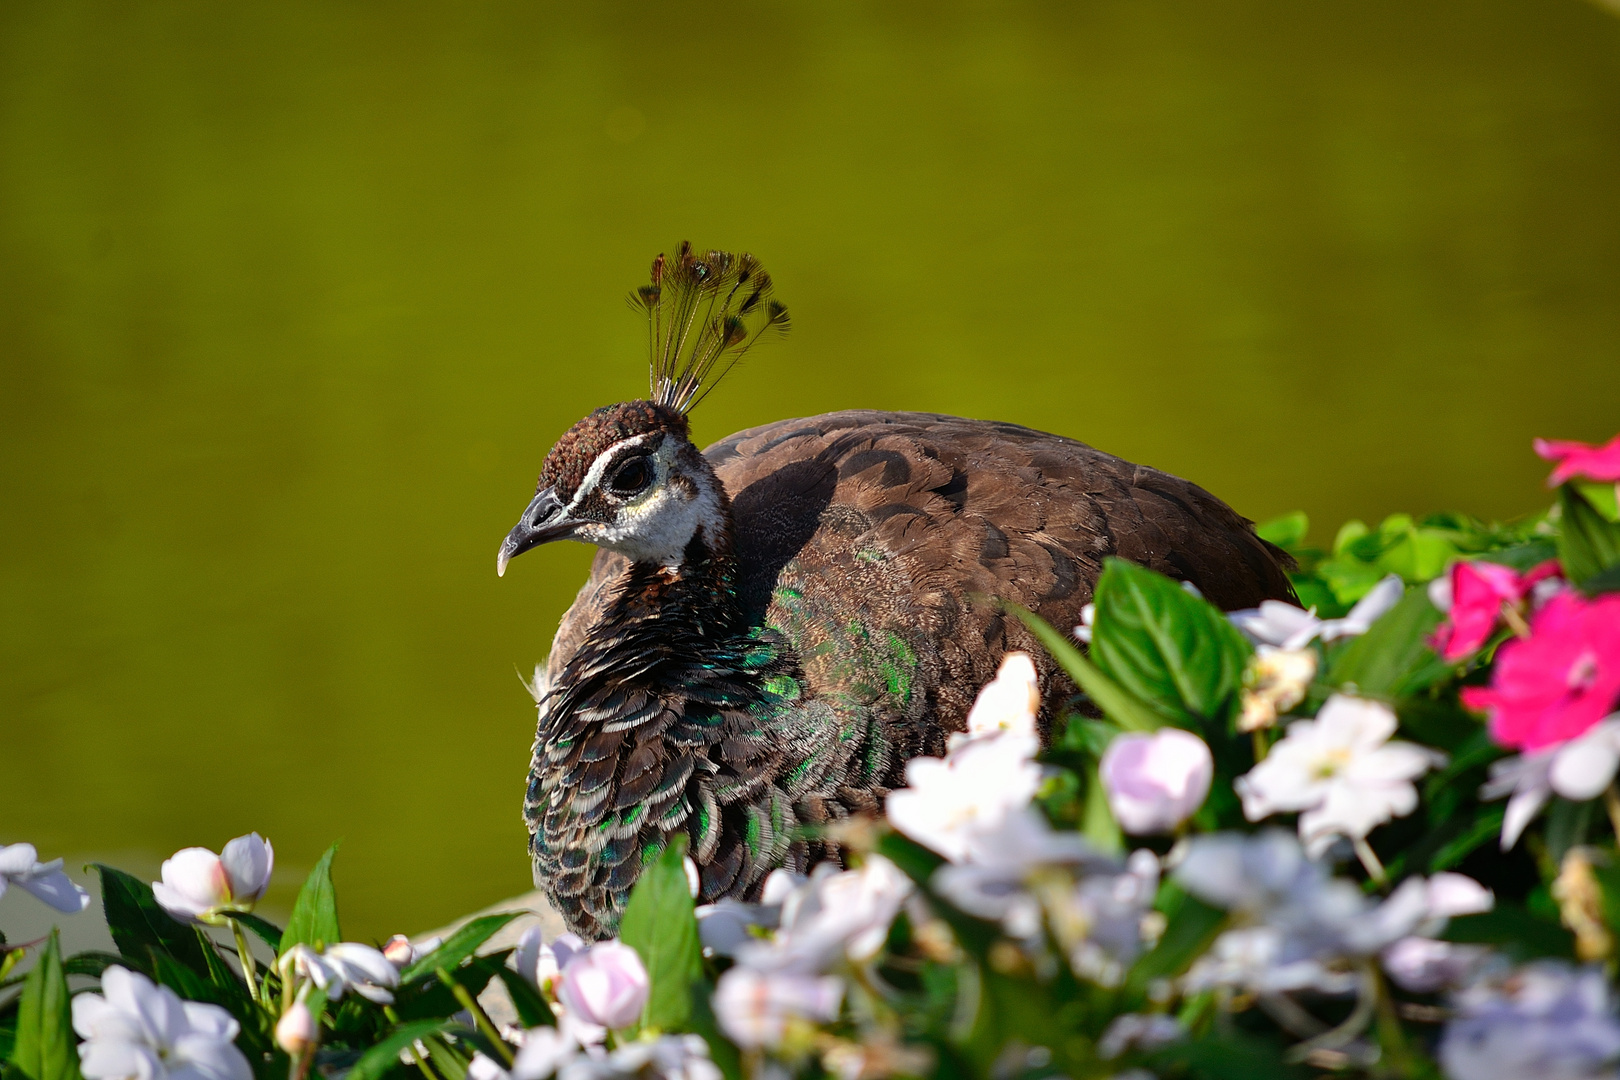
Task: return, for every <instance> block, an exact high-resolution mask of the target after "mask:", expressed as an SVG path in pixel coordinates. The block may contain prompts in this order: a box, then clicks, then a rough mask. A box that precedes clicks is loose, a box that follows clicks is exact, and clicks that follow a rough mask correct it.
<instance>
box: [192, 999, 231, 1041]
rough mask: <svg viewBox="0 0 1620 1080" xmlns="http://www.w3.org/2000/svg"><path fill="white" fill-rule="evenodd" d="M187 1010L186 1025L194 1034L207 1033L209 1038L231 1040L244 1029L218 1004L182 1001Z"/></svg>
mask: <svg viewBox="0 0 1620 1080" xmlns="http://www.w3.org/2000/svg"><path fill="white" fill-rule="evenodd" d="M182 1007H183V1008H184V1010H185V1017H186V1026H187V1027H189V1028H190V1029H191V1033H192V1034H193V1035H205V1036H207V1037H209V1038H212V1039H216V1040H220V1041H224V1042H230V1041H231V1040H232V1039H234V1038H236V1036H237V1033H238V1032H240V1031H241V1030H242V1027H241V1025H240V1024H238V1023H237V1022H236V1018H235V1017H233V1016H232V1015H231V1014H230V1013H228V1012H226V1011H225V1010H224V1009H222V1008H220V1007H219V1006H218V1005H208V1004H204V1003H203V1002H200V1001H187V1002H183V1003H182Z"/></svg>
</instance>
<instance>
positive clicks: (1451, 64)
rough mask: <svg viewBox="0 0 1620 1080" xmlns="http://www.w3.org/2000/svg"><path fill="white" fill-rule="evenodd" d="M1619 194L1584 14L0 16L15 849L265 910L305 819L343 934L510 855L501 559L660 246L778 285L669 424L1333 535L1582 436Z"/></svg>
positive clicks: (1593, 409) (1513, 8)
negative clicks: (959, 428)
mask: <svg viewBox="0 0 1620 1080" xmlns="http://www.w3.org/2000/svg"><path fill="white" fill-rule="evenodd" d="M1617 193H1620V19H1616V18H1614V16H1613V15H1612V14H1611V13H1609V12H1606V11H1604V10H1603V9H1601V8H1600V7H1598V6H1595V5H1591V4H1587V3H1584V2H1582V0H1557V2H1553V0H1495V2H1483V3H1472V4H1452V3H1439V2H1432V0H1392V2H1382V3H1363V4H1356V5H1326V4H1308V5H1307V4H1298V3H1291V2H1282V0H1275V2H1244V3H1217V4H1212V3H1207V2H1201V0H1183V2H1174V3H1171V2H1144V0H1117V2H1110V3H1094V2H1086V3H1044V4H1043V3H1023V4H1007V5H994V4H952V3H948V2H932V3H927V4H923V3H917V4H907V5H880V6H863V5H853V4H846V3H838V2H829V0H817V2H802V3H796V4H789V5H777V4H769V5H760V4H735V5H733V4H726V3H717V2H707V3H702V4H697V3H685V2H682V3H666V4H659V5H647V4H632V3H596V4H589V5H587V4H577V5H568V6H567V7H564V6H561V5H549V4H536V3H529V2H522V0H512V2H493V3H488V2H486V3H465V4H458V5H439V4H412V3H386V4H385V3H324V4H317V3H302V2H292V0H275V2H267V0H264V2H251V3H234V4H229V5H226V4H218V5H202V4H195V5H193V4H181V3H146V4H140V5H127V4H117V3H111V2H108V3H104V4H88V3H77V2H33V0H27V2H24V0H14V2H11V3H7V4H5V5H4V6H0V505H3V507H4V510H3V518H0V520H3V527H0V770H3V772H0V841H15V840H22V839H26V840H30V841H32V842H34V843H36V844H38V845H39V846H40V848H41V849H42V851H43V853H44V854H45V855H46V856H47V857H49V856H52V855H66V856H68V857H69V859H70V862H82V861H83V860H84V859H86V858H91V857H99V858H109V859H113V860H117V861H119V862H121V863H122V864H124V865H126V866H127V867H129V868H130V869H132V870H137V871H143V872H152V871H155V870H156V867H157V863H158V861H159V860H160V859H161V858H162V857H164V856H165V855H166V854H168V853H169V852H171V851H173V850H174V849H176V848H178V847H181V846H183V845H189V844H205V845H208V846H212V847H215V848H217V847H218V846H219V844H221V843H222V842H223V841H225V840H226V839H228V838H229V837H231V836H233V835H236V834H237V833H241V832H245V831H247V830H250V829H257V830H259V831H261V832H263V833H264V834H265V835H267V836H269V837H270V838H271V839H272V840H273V841H274V842H275V844H276V848H277V852H278V855H279V869H280V873H279V874H278V879H277V885H276V891H275V893H274V896H273V901H274V904H275V906H277V907H280V908H281V909H283V910H284V909H285V908H286V906H287V905H288V904H289V903H290V898H291V895H292V892H293V890H294V889H295V888H296V884H297V882H298V881H299V880H300V878H301V875H302V873H303V871H304V870H305V869H307V868H308V867H309V866H310V865H311V864H312V863H313V861H314V859H315V858H316V856H317V855H318V854H319V852H320V851H321V849H322V848H323V847H324V846H325V845H326V844H327V843H328V842H329V841H330V840H332V839H334V838H338V837H342V838H344V839H345V846H344V849H343V851H342V854H341V856H340V858H339V863H338V884H339V889H340V892H341V894H342V898H343V906H344V909H345V913H346V916H347V930H348V932H349V934H350V936H353V937H360V938H362V939H363V938H369V937H373V936H381V935H386V934H388V933H391V932H394V931H396V930H419V929H424V928H426V927H428V926H431V925H434V924H436V923H440V922H443V921H445V920H446V919H448V918H450V917H452V916H454V915H456V914H458V913H461V912H464V911H466V910H468V909H471V908H473V907H476V906H480V905H483V904H487V903H490V902H492V901H495V900H498V899H500V898H502V897H504V896H508V895H511V894H514V893H517V892H520V891H522V890H524V889H526V888H527V887H528V883H529V872H528V864H527V861H526V859H525V856H524V831H523V827H522V824H521V822H520V816H519V812H520V811H519V808H520V796H521V791H522V787H523V778H524V773H525V768H526V765H527V755H528V747H529V742H530V739H531V737H532V734H533V712H532V709H531V707H530V703H529V700H528V698H527V696H526V694H525V693H524V691H523V689H522V688H521V687H520V686H519V684H518V677H517V674H516V673H515V669H518V670H527V669H529V668H531V667H532V666H533V664H534V663H535V662H536V661H537V660H539V659H541V658H542V657H543V656H544V655H545V652H546V650H547V648H548V645H549V642H550V638H551V634H552V632H553V629H554V628H555V625H556V620H557V617H558V615H559V614H560V612H561V611H562V609H563V608H564V606H565V605H566V604H567V603H568V601H569V599H570V598H571V596H572V594H573V592H574V590H575V588H576V587H577V586H578V584H579V583H580V581H581V580H582V579H583V575H584V573H585V568H586V564H587V561H588V559H589V554H590V553H589V552H588V551H587V550H586V549H584V548H579V547H565V548H557V549H546V550H544V551H541V552H537V553H535V554H533V555H530V556H529V557H527V558H525V559H523V560H522V561H521V562H519V563H516V564H515V565H514V567H513V571H512V573H510V574H508V575H507V577H506V579H505V580H497V579H496V577H495V573H494V559H495V550H496V546H497V544H498V542H499V541H500V539H501V538H502V536H503V535H504V534H505V533H506V531H507V529H508V528H509V527H510V526H511V524H512V523H513V522H514V521H515V520H516V518H517V515H518V513H519V511H520V510H521V509H522V508H523V506H524V504H525V502H526V501H527V499H528V497H529V495H530V493H531V492H532V490H533V481H534V475H535V473H536V472H537V471H538V468H539V464H540V461H541V458H542V457H543V455H544V453H545V451H546V449H547V447H548V446H549V445H550V443H551V441H552V440H553V439H554V438H555V437H556V436H557V435H558V434H559V433H561V432H562V431H563V430H565V429H566V428H567V426H568V425H569V424H571V423H572V422H573V421H574V420H575V419H577V418H578V417H579V416H581V415H583V414H584V413H585V412H587V411H588V410H589V409H591V408H593V407H594V406H597V405H600V404H603V403H606V402H610V401H613V400H617V399H622V398H625V397H630V396H636V395H639V394H640V393H642V392H643V390H644V387H645V375H644V369H643V367H642V362H643V360H642V354H641V347H642V341H643V336H642V328H641V327H640V326H639V325H638V324H637V322H636V320H635V318H634V316H632V315H631V314H630V313H629V312H627V310H626V309H625V306H624V304H623V302H622V296H623V294H624V293H625V292H626V291H627V290H628V289H629V288H630V287H631V286H632V285H635V284H637V283H638V282H640V281H642V280H644V275H645V272H646V267H647V263H648V261H649V259H650V257H651V256H652V255H653V254H654V253H655V252H657V251H658V250H659V249H660V248H663V247H667V246H669V245H671V244H672V243H674V242H675V241H677V240H679V239H680V238H682V237H691V238H692V239H694V240H695V241H697V242H698V243H700V244H703V245H709V246H735V247H744V248H748V249H750V250H752V251H754V252H756V253H757V254H759V255H760V256H761V257H762V258H763V259H764V261H765V263H766V265H767V266H769V267H770V268H771V269H772V271H773V272H774V273H775V275H776V277H777V280H778V282H779V284H780V294H781V296H782V297H783V299H785V300H786V301H787V302H788V304H789V306H790V307H791V308H792V310H793V314H794V323H795V329H794V333H793V335H792V336H791V337H790V338H789V339H788V340H787V341H786V342H785V343H783V344H781V345H773V346H771V347H770V348H769V349H768V350H761V351H760V352H759V353H757V354H756V358H755V359H754V360H753V361H751V363H750V364H749V366H747V367H746V368H743V369H739V370H738V371H737V372H736V373H735V374H734V376H733V377H732V378H731V379H730V380H729V381H728V383H727V385H725V386H724V388H723V389H722V390H721V391H720V392H717V393H715V394H714V395H713V396H712V397H711V398H709V400H708V401H707V402H705V404H704V405H703V407H702V409H701V410H700V412H699V413H698V414H697V417H696V428H697V433H698V436H699V438H700V439H701V440H702V441H705V442H707V441H710V440H713V439H716V438H719V437H721V436H723V435H725V434H727V433H729V432H731V431H733V430H735V429H737V428H740V427H744V426H748V425H752V424H757V423H762V422H765V421H769V420H774V419H778V418H781V417H785V416H793V415H805V414H810V413H815V412H820V411H825V410H829V409H838V408H846V407H852V406H870V407H877V408H906V409H925V410H937V411H942V412H952V413H962V414H967V415H972V416H980V417H989V418H997V419H1005V420H1013V421H1018V422H1020V423H1024V424H1029V425H1033V426H1035V427H1039V428H1045V429H1048V430H1051V431H1057V432H1061V433H1064V434H1067V435H1073V436H1077V437H1079V438H1082V439H1085V440H1086V441H1088V442H1091V443H1094V444H1096V445H1098V446H1101V447H1103V448H1105V449H1108V450H1111V451H1114V452H1116V453H1119V454H1122V455H1125V456H1127V457H1130V458H1133V459H1136V460H1140V461H1145V462H1148V463H1151V464H1153V465H1157V466H1160V467H1163V468H1166V469H1169V470H1172V471H1174V472H1177V473H1180V474H1183V475H1185V476H1188V477H1191V478H1192V479H1194V480H1196V481H1198V482H1199V483H1201V484H1203V485H1205V486H1206V487H1209V488H1211V489H1213V490H1214V491H1215V492H1217V493H1218V494H1220V495H1222V496H1223V497H1225V498H1226V499H1227V500H1229V501H1230V502H1232V503H1233V504H1234V505H1235V506H1236V507H1237V508H1238V509H1239V510H1241V511H1242V512H1244V513H1246V514H1248V515H1250V516H1253V517H1257V518H1265V517H1268V516H1271V515H1274V514H1278V513H1281V512H1284V511H1287V510H1291V509H1295V508H1303V509H1305V510H1307V511H1308V512H1309V513H1310V515H1311V517H1312V519H1313V522H1314V523H1315V534H1316V536H1317V537H1318V538H1319V539H1326V538H1329V537H1331V535H1332V531H1333V529H1334V527H1336V525H1337V524H1338V523H1339V522H1340V521H1341V520H1343V519H1345V518H1347V517H1351V516H1359V517H1364V518H1368V519H1371V520H1376V519H1378V518H1379V517H1381V516H1382V515H1384V514H1385V513H1388V512H1390V511H1393V510H1397V509H1400V510H1410V511H1414V512H1423V511H1428V510H1433V509H1439V508H1454V509H1458V510H1464V511H1468V512H1471V513H1475V514H1479V515H1483V516H1494V517H1502V516H1510V515H1516V514H1520V513H1524V512H1526V511H1530V510H1532V509H1535V508H1537V507H1538V506H1540V505H1542V504H1543V503H1544V502H1545V501H1546V495H1545V493H1544V491H1543V489H1542V488H1541V480H1542V478H1543V476H1544V475H1545V471H1544V466H1543V465H1542V464H1541V463H1540V462H1538V461H1537V460H1536V459H1535V458H1534V457H1532V455H1531V454H1530V451H1529V440H1530V438H1531V437H1532V436H1533V435H1538V434H1541V435H1549V436H1559V437H1566V438H1583V439H1599V438H1605V437H1607V436H1608V435H1610V434H1612V433H1613V432H1614V430H1615V429H1616V428H1617V427H1620V408H1617V405H1620V198H1617ZM26 903H29V901H28V900H27V899H26V898H23V897H20V896H19V897H11V898H7V899H6V900H4V901H3V902H0V905H3V906H0V927H3V926H4V925H5V924H6V921H7V919H9V918H12V917H13V913H20V912H21V908H22V905H24V904H26Z"/></svg>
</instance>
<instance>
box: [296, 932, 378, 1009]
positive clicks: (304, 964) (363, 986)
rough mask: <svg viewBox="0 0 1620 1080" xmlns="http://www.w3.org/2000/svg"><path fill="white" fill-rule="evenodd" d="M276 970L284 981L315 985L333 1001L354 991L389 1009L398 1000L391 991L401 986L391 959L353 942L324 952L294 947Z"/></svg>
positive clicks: (341, 943) (337, 945) (342, 942)
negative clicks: (390, 1004) (297, 981)
mask: <svg viewBox="0 0 1620 1080" xmlns="http://www.w3.org/2000/svg"><path fill="white" fill-rule="evenodd" d="M276 968H277V970H278V971H280V972H281V977H282V978H284V979H285V978H288V977H291V978H294V979H297V980H300V981H303V980H308V981H309V982H313V983H314V984H315V985H316V986H318V987H320V988H321V989H322V990H324V991H326V996H327V998H328V999H329V1000H331V1001H340V1000H342V998H343V995H344V994H345V993H347V992H348V991H350V990H353V991H354V992H355V993H357V994H359V995H360V996H361V997H363V998H366V999H367V1000H369V1001H375V1002H377V1003H378V1004H380V1005H387V1004H389V1003H391V1002H392V1001H393V1000H394V995H393V994H392V993H391V992H390V988H392V987H395V986H398V985H399V968H397V967H395V966H394V965H393V964H392V963H391V962H390V961H389V959H388V957H386V956H384V955H383V954H382V953H381V952H379V951H377V950H376V949H373V948H372V947H371V946H370V945H361V944H358V943H357V942H353V941H340V942H338V943H337V944H335V945H328V946H327V947H326V950H325V951H324V952H316V951H315V950H314V949H312V948H310V947H309V946H308V945H294V946H293V947H292V948H290V949H288V950H287V951H286V952H284V953H282V954H281V958H280V959H278V960H277V961H276Z"/></svg>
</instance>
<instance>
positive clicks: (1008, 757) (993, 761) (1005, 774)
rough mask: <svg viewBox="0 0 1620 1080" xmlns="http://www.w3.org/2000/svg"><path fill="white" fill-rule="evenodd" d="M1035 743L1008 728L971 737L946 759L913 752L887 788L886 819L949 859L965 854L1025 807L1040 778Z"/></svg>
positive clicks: (1038, 784) (962, 856)
mask: <svg viewBox="0 0 1620 1080" xmlns="http://www.w3.org/2000/svg"><path fill="white" fill-rule="evenodd" d="M1036 749H1037V748H1036V747H1034V746H1031V745H1030V740H1027V739H1026V738H1024V737H1023V736H1022V735H1017V734H1015V733H1012V732H1006V733H1002V734H998V735H990V736H985V737H981V738H976V739H971V740H968V741H967V742H965V743H962V744H959V745H957V746H956V747H954V748H953V749H952V750H951V752H950V754H949V756H947V757H946V758H944V759H940V758H931V757H917V758H912V759H911V760H910V761H909V762H907V763H906V784H907V786H906V787H904V788H901V789H900V790H899V791H895V792H891V793H890V794H889V798H888V802H887V806H886V810H887V813H888V817H889V822H890V824H892V825H893V826H894V827H895V828H896V829H899V830H900V831H901V832H903V833H905V834H906V835H907V836H909V837H911V839H913V840H915V841H917V842H918V843H920V844H923V845H925V846H927V847H930V848H932V849H933V850H935V851H937V852H939V854H941V855H943V856H945V857H946V858H947V859H950V860H952V861H953V862H959V861H961V860H962V859H964V858H966V857H967V855H968V853H969V852H970V851H971V850H972V849H973V847H974V845H975V844H976V843H977V841H978V838H980V837H982V836H984V835H985V834H988V833H991V832H994V831H995V830H996V828H997V827H999V826H1000V824H1001V823H1002V822H1003V821H1004V820H1006V818H1007V815H1009V814H1011V813H1014V812H1016V811H1018V810H1021V809H1023V808H1024V807H1025V806H1028V805H1029V801H1030V800H1031V799H1032V798H1034V797H1035V789H1036V788H1038V787H1039V786H1040V783H1041V767H1040V766H1039V765H1037V764H1036V763H1035V758H1034V755H1035V751H1036Z"/></svg>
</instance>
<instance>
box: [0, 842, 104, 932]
mask: <svg viewBox="0 0 1620 1080" xmlns="http://www.w3.org/2000/svg"><path fill="white" fill-rule="evenodd" d="M8 885H16V886H17V887H19V888H21V889H23V890H24V891H25V892H30V893H33V894H34V895H35V896H36V897H38V898H39V899H40V900H43V901H44V902H45V903H47V904H49V905H50V906H51V907H53V908H55V909H56V910H57V911H63V912H67V913H68V914H70V915H71V914H73V913H74V912H78V911H83V910H84V909H85V908H86V907H87V906H88V905H89V903H90V894H89V893H87V892H85V891H84V890H83V889H81V888H80V887H79V886H77V885H75V884H74V883H73V882H72V880H71V879H70V878H69V877H68V876H67V875H66V874H64V873H63V872H62V860H61V859H52V860H51V861H50V862H48V863H42V862H40V861H39V852H38V851H37V850H35V848H34V845H33V844H0V896H4V895H6V887H7V886H8Z"/></svg>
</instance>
